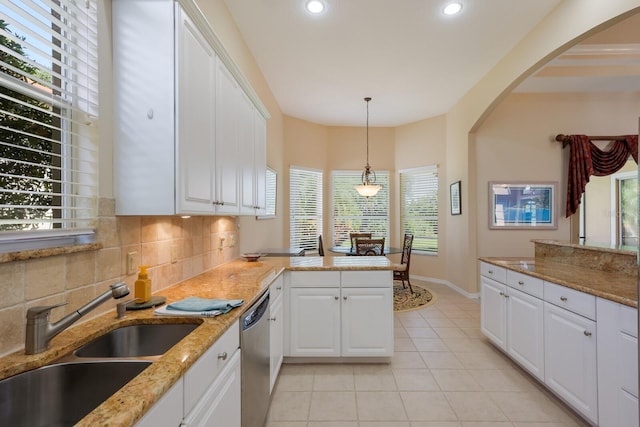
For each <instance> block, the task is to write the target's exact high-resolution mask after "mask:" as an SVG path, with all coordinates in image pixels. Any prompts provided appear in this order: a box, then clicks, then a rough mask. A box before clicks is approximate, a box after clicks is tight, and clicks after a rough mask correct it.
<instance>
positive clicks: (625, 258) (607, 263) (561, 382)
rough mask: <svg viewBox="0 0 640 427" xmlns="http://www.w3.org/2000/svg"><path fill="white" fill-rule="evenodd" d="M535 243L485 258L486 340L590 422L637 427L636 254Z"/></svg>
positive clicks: (482, 276)
mask: <svg viewBox="0 0 640 427" xmlns="http://www.w3.org/2000/svg"><path fill="white" fill-rule="evenodd" d="M533 243H534V245H535V257H534V258H528V259H518V258H491V257H488V258H480V288H481V295H482V297H481V329H482V333H483V334H484V335H485V336H486V337H487V338H488V339H489V340H490V341H491V342H492V343H493V344H494V345H495V346H497V347H498V348H499V349H501V350H502V351H504V352H505V353H506V354H507V355H508V356H509V357H510V358H511V359H513V360H514V361H515V362H516V363H518V364H519V365H520V366H521V367H522V368H524V369H525V370H526V371H528V372H529V373H530V374H531V375H533V376H534V377H536V379H538V380H539V381H540V382H541V383H543V384H544V385H545V386H546V387H547V388H549V389H550V390H551V391H552V392H554V393H555V394H556V395H557V396H558V397H559V398H561V399H562V400H564V401H565V402H566V403H567V404H569V405H570V406H571V407H573V409H575V410H576V411H577V412H578V413H580V414H581V415H582V416H583V417H585V419H587V420H589V422H591V423H593V424H594V425H601V426H637V425H638V417H637V414H638V381H637V379H638V365H637V360H638V358H637V355H638V341H637V340H638V330H637V316H638V310H637V307H638V275H637V261H636V257H637V254H636V253H635V252H630V251H625V250H617V249H608V248H601V247H589V246H584V245H578V244H572V243H565V242H558V241H550V240H534V241H533Z"/></svg>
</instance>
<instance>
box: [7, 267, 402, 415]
mask: <svg viewBox="0 0 640 427" xmlns="http://www.w3.org/2000/svg"><path fill="white" fill-rule="evenodd" d="M391 269H392V264H391V262H390V261H389V260H388V259H387V258H385V257H293V258H289V257H287V258H275V257H274V258H262V259H261V260H259V261H257V262H245V261H242V260H235V261H232V262H230V263H228V264H224V265H221V266H218V267H216V268H214V269H212V270H210V271H207V272H205V273H202V274H200V275H198V276H196V277H193V278H191V279H188V280H185V281H183V282H180V283H178V284H176V285H173V286H171V287H169V288H166V289H164V290H162V291H159V292H157V293H155V294H154V295H161V296H164V297H166V299H167V304H169V303H172V302H175V301H179V300H181V299H183V298H186V297H189V296H198V297H202V298H218V299H243V300H244V301H245V302H244V304H243V305H242V306H241V307H239V308H237V309H234V310H231V311H230V312H229V313H227V314H223V315H220V316H216V317H213V318H193V317H169V316H155V315H154V314H153V309H145V310H131V311H127V314H126V316H125V317H124V318H122V319H116V316H115V310H111V311H109V312H107V313H105V314H103V315H100V316H98V317H96V318H94V319H91V320H89V321H86V322H83V323H81V324H79V325H74V327H71V328H69V329H67V330H66V331H64V332H62V333H61V334H60V335H58V336H56V337H55V338H53V339H52V340H51V343H50V345H49V349H48V350H46V351H44V352H42V353H39V354H34V355H25V354H24V351H23V350H21V351H19V352H16V353H13V354H10V355H8V356H5V357H2V358H0V379H3V378H6V377H9V376H12V375H16V374H19V373H21V372H25V371H28V370H31V369H35V368H38V367H40V366H43V365H47V364H50V363H52V362H54V361H56V360H58V359H60V358H62V357H64V356H67V355H69V354H70V353H71V352H73V351H74V350H75V349H77V348H78V347H80V346H82V345H83V344H85V343H87V342H89V341H91V340H93V339H94V338H97V337H98V336H100V335H102V334H104V333H106V332H108V331H110V330H113V329H116V328H119V327H122V326H128V325H132V324H149V323H197V324H199V325H200V326H199V327H197V328H196V329H195V330H194V331H193V332H191V333H190V334H189V335H188V336H187V337H185V338H184V339H183V340H181V341H180V342H179V343H178V344H176V345H175V346H173V347H172V348H171V349H170V350H169V351H167V352H166V353H165V354H164V355H162V356H161V357H160V358H158V359H157V360H156V361H154V362H153V363H152V364H151V365H150V366H149V367H147V368H146V369H145V370H144V371H143V372H142V373H141V374H140V375H138V376H136V377H135V378H134V379H133V380H131V381H130V382H129V383H127V385H125V386H124V387H123V388H121V389H120V390H119V391H118V392H116V393H115V394H113V395H112V396H111V397H110V398H109V399H108V400H106V401H105V402H103V403H102V404H101V405H100V406H99V407H97V408H96V409H95V410H94V411H93V412H91V413H90V414H88V415H87V416H86V417H84V418H83V419H82V420H81V421H80V422H79V423H78V424H77V426H85V427H89V426H91V427H96V426H105V427H106V426H109V427H110V426H113V425H118V426H121V427H126V426H132V425H134V424H135V422H136V421H138V420H139V419H140V418H142V416H143V415H144V414H145V413H146V412H147V411H148V410H149V409H150V408H151V407H152V406H153V405H154V404H155V403H156V402H157V401H158V400H159V399H160V397H162V395H163V394H164V393H165V392H166V391H167V390H169V388H171V386H172V385H173V384H174V383H175V382H176V381H177V380H178V379H179V378H180V377H181V376H182V375H183V374H184V373H185V372H186V371H187V370H188V369H189V368H190V367H191V366H192V365H193V364H194V363H195V361H196V360H198V358H199V357H200V356H201V355H202V354H203V353H204V352H205V351H206V350H207V349H209V347H211V345H212V344H213V343H214V342H215V341H216V340H217V339H218V338H219V337H220V336H221V335H222V334H223V333H224V332H225V331H226V330H227V329H228V328H229V327H230V326H231V325H232V324H233V323H234V322H235V321H237V320H238V318H239V317H240V316H241V315H242V313H243V312H244V311H245V310H246V309H247V308H248V307H250V306H251V305H252V304H253V303H254V302H255V301H257V300H258V298H259V297H260V295H262V293H263V291H264V290H266V289H267V287H268V286H269V284H270V283H271V281H272V280H273V279H274V278H275V277H276V276H277V275H278V274H279V273H280V272H282V271H283V270H297V271H322V270H391ZM127 298H128V297H127ZM78 326H79V327H78Z"/></svg>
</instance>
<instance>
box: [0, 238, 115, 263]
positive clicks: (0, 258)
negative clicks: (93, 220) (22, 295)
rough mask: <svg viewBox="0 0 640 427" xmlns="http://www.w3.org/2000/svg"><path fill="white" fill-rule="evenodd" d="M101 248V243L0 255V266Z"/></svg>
mask: <svg viewBox="0 0 640 427" xmlns="http://www.w3.org/2000/svg"><path fill="white" fill-rule="evenodd" d="M101 248H102V243H84V244H80V245H69V246H57V247H52V248H43V249H29V250H24V251H16V252H3V253H0V264H2V263H7V262H15V261H26V260H28V259H36V258H46V257H50V256H55V255H66V254H73V253H76V252H87V251H95V250H98V249H101Z"/></svg>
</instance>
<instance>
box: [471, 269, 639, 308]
mask: <svg viewBox="0 0 640 427" xmlns="http://www.w3.org/2000/svg"><path fill="white" fill-rule="evenodd" d="M480 261H484V262H488V263H490V264H493V265H497V266H500V267H504V268H506V269H508V270H513V271H517V272H519V273H524V274H528V275H530V276H533V277H537V278H539V279H542V280H547V281H549V282H553V283H557V284H559V285H563V286H566V287H568V288H572V289H576V290H578V291H582V292H585V293H588V294H591V295H595V296H597V297H601V298H605V299H608V300H611V301H615V302H618V303H620V304H624V305H628V306H630V307H635V308H637V307H638V278H637V276H633V275H628V274H620V273H615V272H607V271H600V270H595V269H591V268H585V267H580V266H576V265H570V264H565V263H559V262H553V261H548V260H544V259H540V258H535V259H534V258H504V257H500V258H498V257H489V258H480Z"/></svg>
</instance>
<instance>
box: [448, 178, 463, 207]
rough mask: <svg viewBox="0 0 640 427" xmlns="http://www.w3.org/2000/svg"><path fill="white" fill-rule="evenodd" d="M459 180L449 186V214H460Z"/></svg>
mask: <svg viewBox="0 0 640 427" xmlns="http://www.w3.org/2000/svg"><path fill="white" fill-rule="evenodd" d="M460 186H461V183H460V181H456V182H454V183H453V184H451V185H450V186H449V196H450V198H451V215H461V214H462V202H461V201H460V191H461V189H460Z"/></svg>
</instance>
